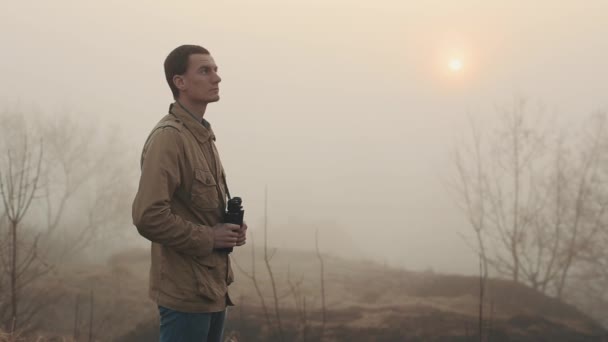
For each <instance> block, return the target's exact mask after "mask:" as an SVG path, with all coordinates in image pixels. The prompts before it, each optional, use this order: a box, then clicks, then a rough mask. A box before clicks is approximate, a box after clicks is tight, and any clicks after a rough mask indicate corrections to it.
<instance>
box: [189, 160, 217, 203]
mask: <svg viewBox="0 0 608 342" xmlns="http://www.w3.org/2000/svg"><path fill="white" fill-rule="evenodd" d="M191 198H192V204H193V205H194V206H195V207H197V208H198V209H217V208H218V207H219V205H220V201H219V195H218V192H217V183H216V182H215V179H214V178H213V174H212V173H211V171H205V170H203V169H194V181H193V182H192V190H191Z"/></svg>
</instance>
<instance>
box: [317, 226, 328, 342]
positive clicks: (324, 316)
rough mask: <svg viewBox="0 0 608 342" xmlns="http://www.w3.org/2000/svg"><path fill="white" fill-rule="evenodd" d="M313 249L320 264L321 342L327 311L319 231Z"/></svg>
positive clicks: (323, 264)
mask: <svg viewBox="0 0 608 342" xmlns="http://www.w3.org/2000/svg"><path fill="white" fill-rule="evenodd" d="M315 249H316V252H317V258H318V259H319V264H320V273H321V276H320V278H321V330H320V332H319V340H320V341H321V340H323V335H324V334H325V324H326V323H327V310H326V306H325V263H324V262H323V256H322V255H321V250H320V249H319V230H318V229H317V230H316V231H315Z"/></svg>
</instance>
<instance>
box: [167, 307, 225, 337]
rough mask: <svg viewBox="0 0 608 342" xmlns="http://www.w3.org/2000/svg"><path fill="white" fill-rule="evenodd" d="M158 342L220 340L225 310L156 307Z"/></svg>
mask: <svg viewBox="0 0 608 342" xmlns="http://www.w3.org/2000/svg"><path fill="white" fill-rule="evenodd" d="M158 311H159V312H160V342H222V337H223V336H222V335H223V333H224V320H225V319H226V310H224V311H220V312H207V313H189V312H179V311H175V310H171V309H169V308H165V307H162V306H159V307H158Z"/></svg>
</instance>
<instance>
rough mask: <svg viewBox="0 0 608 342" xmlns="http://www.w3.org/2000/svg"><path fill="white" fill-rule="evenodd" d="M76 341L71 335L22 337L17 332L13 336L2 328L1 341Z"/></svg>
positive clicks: (0, 331)
mask: <svg viewBox="0 0 608 342" xmlns="http://www.w3.org/2000/svg"><path fill="white" fill-rule="evenodd" d="M50 341H52V342H75V341H74V339H73V338H71V337H61V336H56V337H53V338H48V337H43V336H38V337H30V338H29V339H28V338H25V337H22V336H21V334H19V333H15V335H14V336H11V334H9V333H5V332H3V331H2V330H0V342H50Z"/></svg>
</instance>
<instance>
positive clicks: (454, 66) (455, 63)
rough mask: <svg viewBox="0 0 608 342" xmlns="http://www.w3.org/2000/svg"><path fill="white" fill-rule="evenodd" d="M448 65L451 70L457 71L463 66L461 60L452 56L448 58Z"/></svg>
mask: <svg viewBox="0 0 608 342" xmlns="http://www.w3.org/2000/svg"><path fill="white" fill-rule="evenodd" d="M448 67H449V68H450V70H452V71H453V72H458V71H460V70H462V67H463V64H462V60H460V59H458V58H453V59H451V60H450V63H449V64H448Z"/></svg>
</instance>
